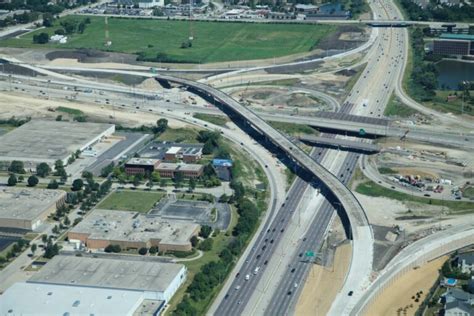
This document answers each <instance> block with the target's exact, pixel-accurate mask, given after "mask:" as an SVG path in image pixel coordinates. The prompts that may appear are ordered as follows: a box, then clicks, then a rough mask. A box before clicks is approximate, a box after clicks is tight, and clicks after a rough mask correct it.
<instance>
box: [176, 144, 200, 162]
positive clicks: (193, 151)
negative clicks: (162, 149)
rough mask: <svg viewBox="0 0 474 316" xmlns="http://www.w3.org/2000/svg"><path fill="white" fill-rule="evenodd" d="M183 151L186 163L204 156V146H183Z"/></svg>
mask: <svg viewBox="0 0 474 316" xmlns="http://www.w3.org/2000/svg"><path fill="white" fill-rule="evenodd" d="M181 152H182V154H181V155H182V159H183V161H184V162H185V163H193V162H197V161H199V160H200V159H201V158H202V148H200V147H188V148H183V149H182V151H181Z"/></svg>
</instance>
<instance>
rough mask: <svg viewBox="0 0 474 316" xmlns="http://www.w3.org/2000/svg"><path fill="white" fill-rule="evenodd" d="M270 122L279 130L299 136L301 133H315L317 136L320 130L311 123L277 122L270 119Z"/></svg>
mask: <svg viewBox="0 0 474 316" xmlns="http://www.w3.org/2000/svg"><path fill="white" fill-rule="evenodd" d="M268 123H269V124H270V125H271V126H272V127H273V128H275V129H277V130H279V131H280V132H283V133H285V134H288V135H291V136H298V135H301V134H307V135H315V136H318V135H319V132H318V131H317V130H315V129H314V128H312V127H311V126H309V125H300V124H292V123H285V122H275V121H269V122H268Z"/></svg>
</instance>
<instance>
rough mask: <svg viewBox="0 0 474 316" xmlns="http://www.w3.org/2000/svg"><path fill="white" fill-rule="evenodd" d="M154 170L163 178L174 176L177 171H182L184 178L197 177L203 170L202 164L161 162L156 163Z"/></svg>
mask: <svg viewBox="0 0 474 316" xmlns="http://www.w3.org/2000/svg"><path fill="white" fill-rule="evenodd" d="M156 170H157V171H158V172H159V173H160V176H161V177H164V178H174V177H175V175H176V173H177V172H182V174H183V176H184V177H185V178H199V177H200V176H201V175H202V173H203V171H204V166H203V165H198V164H177V163H167V162H162V163H160V164H159V165H158V167H157V168H156Z"/></svg>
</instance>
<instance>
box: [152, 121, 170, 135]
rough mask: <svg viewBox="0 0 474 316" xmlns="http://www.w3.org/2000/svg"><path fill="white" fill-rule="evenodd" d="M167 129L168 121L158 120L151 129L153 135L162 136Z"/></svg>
mask: <svg viewBox="0 0 474 316" xmlns="http://www.w3.org/2000/svg"><path fill="white" fill-rule="evenodd" d="M167 128H168V120H167V119H163V118H162V119H159V120H158V121H156V126H155V127H154V128H153V133H155V134H162V133H163V132H164V131H166V129H167Z"/></svg>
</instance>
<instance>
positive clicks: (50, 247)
mask: <svg viewBox="0 0 474 316" xmlns="http://www.w3.org/2000/svg"><path fill="white" fill-rule="evenodd" d="M58 253H59V246H58V245H57V244H53V243H52V242H51V240H49V241H48V243H47V245H46V247H45V248H44V257H45V258H47V259H51V258H52V257H54V256H55V255H57V254H58Z"/></svg>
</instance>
